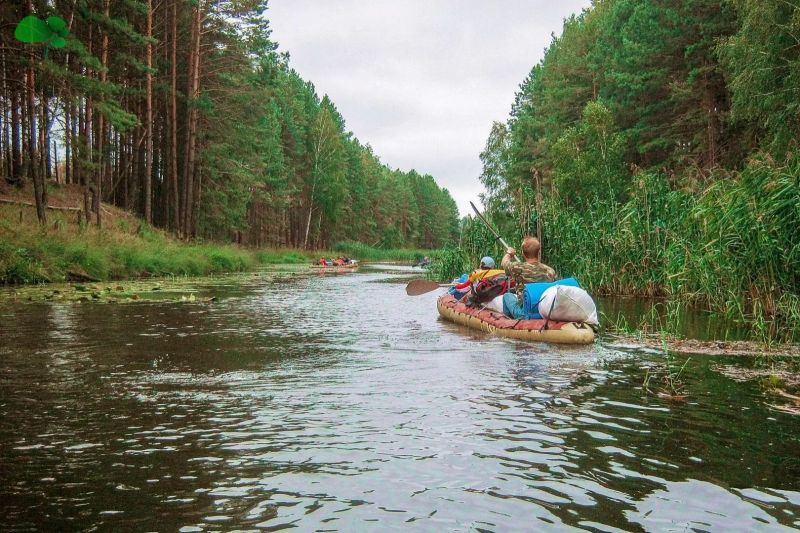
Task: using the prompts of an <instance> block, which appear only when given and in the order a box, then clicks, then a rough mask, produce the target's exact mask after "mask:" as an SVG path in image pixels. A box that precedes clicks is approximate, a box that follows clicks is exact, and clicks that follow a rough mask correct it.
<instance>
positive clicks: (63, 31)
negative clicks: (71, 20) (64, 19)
mask: <svg viewBox="0 0 800 533" xmlns="http://www.w3.org/2000/svg"><path fill="white" fill-rule="evenodd" d="M56 34H58V36H59V37H63V38H64V39H66V38H67V35H69V28H67V27H66V26H65V27H63V28H61V29H60V30H58V31H57V32H56Z"/></svg>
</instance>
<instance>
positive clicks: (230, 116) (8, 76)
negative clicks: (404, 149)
mask: <svg viewBox="0 0 800 533" xmlns="http://www.w3.org/2000/svg"><path fill="white" fill-rule="evenodd" d="M266 8H267V2H266V0H222V1H220V0H157V1H153V0H121V1H117V0H114V1H111V0H49V1H45V0H12V1H10V2H2V5H1V6H0V77H1V78H2V86H0V121H2V125H0V143H2V149H1V150H0V159H1V161H0V173H1V174H2V182H4V184H2V185H0V187H6V188H9V187H26V188H30V189H31V191H32V196H33V197H32V198H31V202H32V203H35V205H36V209H37V215H38V218H39V221H40V222H41V223H42V224H46V222H47V217H48V210H47V205H48V189H49V188H51V187H52V186H57V184H71V186H72V187H79V188H80V190H81V191H82V195H83V199H82V202H81V204H82V205H81V206H80V207H81V210H82V217H83V220H82V222H83V224H88V225H91V226H101V227H102V225H103V217H104V210H103V203H107V204H113V205H115V206H118V207H121V208H123V209H126V210H129V211H131V212H134V213H137V214H138V215H139V216H140V217H141V218H143V219H144V220H145V221H147V222H148V223H150V224H152V225H154V226H157V227H160V228H164V229H165V230H167V231H169V232H171V233H173V234H174V235H175V236H177V237H178V238H180V239H185V240H192V239H202V240H206V241H209V240H210V241H221V242H237V243H241V244H246V245H249V246H258V247H295V248H305V249H320V248H325V247H330V246H332V245H334V244H335V243H337V242H340V241H344V240H349V241H359V242H362V243H365V244H367V245H370V246H377V247H381V246H385V247H392V248H403V247H416V248H423V249H431V248H438V247H440V246H441V245H442V244H443V243H445V242H447V241H452V240H453V239H454V238H455V237H456V236H457V232H458V211H457V207H456V205H455V202H454V201H453V199H452V198H451V196H450V194H449V193H448V192H447V190H444V189H441V188H439V187H438V186H437V185H436V183H435V182H434V180H433V178H432V177H431V176H429V175H420V174H419V173H417V172H415V171H414V170H410V171H407V172H404V171H400V170H396V169H393V168H391V167H390V166H388V165H387V164H384V163H382V162H381V161H380V159H379V158H378V156H377V155H376V154H375V153H373V151H372V149H371V147H370V146H369V144H366V143H362V142H361V141H359V140H358V139H357V138H356V137H355V136H354V135H353V133H351V132H348V131H347V129H346V127H345V120H344V118H343V117H342V116H341V114H340V113H339V112H338V111H337V109H336V106H335V105H334V103H333V102H332V101H331V100H330V99H329V98H328V97H327V96H323V97H320V96H319V95H318V94H317V92H316V90H315V88H314V85H313V83H311V82H310V81H307V80H304V79H302V78H301V77H300V75H299V74H298V73H297V72H296V71H294V70H293V69H292V68H291V67H290V63H289V54H288V53H286V52H280V51H279V50H278V47H277V44H276V43H275V42H273V41H272V40H270V28H269V24H268V21H267V19H266V17H265V13H266ZM28 15H35V16H37V17H38V18H39V19H41V20H46V19H47V18H48V17H51V16H55V17H60V18H61V19H63V20H64V21H65V22H66V24H67V28H68V30H69V34H68V36H67V38H66V44H65V46H64V47H63V48H57V47H54V46H49V47H46V46H45V45H44V44H41V43H40V44H24V43H22V42H20V41H18V40H17V39H15V36H14V30H15V26H16V25H17V23H19V22H20V21H21V20H22V19H23V18H24V17H26V16H28Z"/></svg>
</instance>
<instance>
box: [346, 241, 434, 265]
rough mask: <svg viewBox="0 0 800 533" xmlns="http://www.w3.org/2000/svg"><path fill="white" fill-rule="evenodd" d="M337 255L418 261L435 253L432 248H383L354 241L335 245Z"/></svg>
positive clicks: (373, 259) (360, 259)
mask: <svg viewBox="0 0 800 533" xmlns="http://www.w3.org/2000/svg"><path fill="white" fill-rule="evenodd" d="M333 251H334V252H336V254H335V255H344V256H347V257H350V258H353V259H356V260H358V261H407V262H409V263H416V262H418V261H419V259H420V258H421V257H425V256H430V255H432V254H433V252H432V251H431V250H413V249H389V250H383V249H380V248H375V247H372V246H369V245H367V244H363V243H360V242H353V241H344V242H340V243H337V244H336V245H335V246H334V247H333Z"/></svg>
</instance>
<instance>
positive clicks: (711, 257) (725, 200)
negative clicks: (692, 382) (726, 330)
mask: <svg viewBox="0 0 800 533" xmlns="http://www.w3.org/2000/svg"><path fill="white" fill-rule="evenodd" d="M799 52H800V1H798V0H727V1H712V0H596V1H595V2H593V5H592V6H591V7H590V8H588V9H586V10H585V11H584V12H582V13H581V14H579V15H576V16H573V17H570V18H569V19H567V20H566V21H565V24H564V28H563V33H562V34H561V35H560V36H558V37H554V38H553V40H552V43H551V44H550V46H549V48H548V49H547V50H546V52H545V55H544V58H543V59H542V60H541V61H540V62H539V63H538V64H536V65H534V66H533V68H532V70H531V71H530V74H529V75H528V77H527V78H525V80H524V81H522V83H521V85H520V87H519V90H518V92H517V94H516V98H515V100H514V104H513V106H512V108H511V113H510V117H509V118H508V120H506V121H498V122H496V123H495V124H494V126H493V127H492V130H491V132H490V133H489V137H488V140H487V142H486V148H485V150H484V151H483V153H482V154H481V160H482V161H483V173H482V175H481V181H482V182H483V184H484V186H485V189H486V192H485V194H484V198H483V200H484V204H485V205H486V206H487V208H488V212H489V214H490V216H491V219H492V220H493V221H494V223H495V224H497V225H498V226H499V227H501V228H502V232H503V233H505V234H506V235H508V236H510V237H514V239H515V240H517V239H518V238H519V237H521V236H522V235H523V234H531V235H537V234H538V235H540V237H541V239H542V241H543V257H542V259H543V260H544V261H545V262H547V263H549V264H551V265H552V266H553V267H555V268H556V270H557V272H558V273H559V275H561V276H563V277H567V276H573V275H574V276H576V277H578V279H579V280H580V281H581V282H582V283H583V284H584V285H585V286H588V287H589V288H590V289H592V290H593V291H594V292H595V293H599V294H630V295H643V296H669V297H671V298H672V300H673V301H679V302H687V303H693V304H695V305H701V306H703V307H706V308H708V309H710V310H713V311H715V312H718V313H724V314H727V315H729V316H732V317H750V318H761V319H774V320H773V323H778V324H780V323H783V324H789V325H790V326H793V327H795V326H798V325H800V158H798V134H800V53H799ZM507 238H508V237H507ZM461 246H462V249H463V250H464V261H465V262H466V261H467V258H469V261H470V262H471V261H474V260H475V258H476V257H480V255H482V254H485V253H486V252H487V250H490V249H491V250H493V251H494V252H495V253H498V254H499V253H501V250H499V247H495V245H494V242H493V237H492V236H491V235H489V234H488V232H487V231H486V229H485V228H484V227H483V226H482V225H481V224H480V223H479V222H476V221H475V220H473V219H469V218H468V219H464V220H462V244H461Z"/></svg>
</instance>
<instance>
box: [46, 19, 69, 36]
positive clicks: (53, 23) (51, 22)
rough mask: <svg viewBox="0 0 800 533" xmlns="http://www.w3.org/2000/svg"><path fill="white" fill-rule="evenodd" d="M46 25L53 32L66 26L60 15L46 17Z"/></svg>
mask: <svg viewBox="0 0 800 533" xmlns="http://www.w3.org/2000/svg"><path fill="white" fill-rule="evenodd" d="M47 25H48V26H50V29H51V30H52V31H53V33H58V32H59V31H61V30H62V29H64V28H65V27H66V26H67V23H66V22H64V19H62V18H60V17H47Z"/></svg>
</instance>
